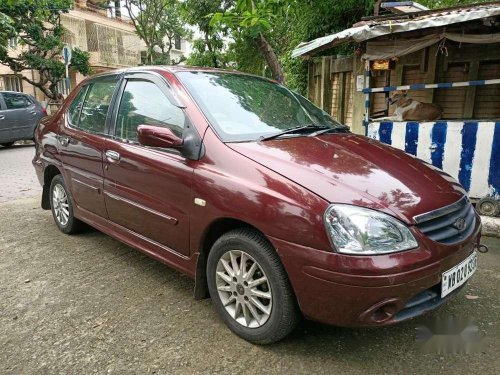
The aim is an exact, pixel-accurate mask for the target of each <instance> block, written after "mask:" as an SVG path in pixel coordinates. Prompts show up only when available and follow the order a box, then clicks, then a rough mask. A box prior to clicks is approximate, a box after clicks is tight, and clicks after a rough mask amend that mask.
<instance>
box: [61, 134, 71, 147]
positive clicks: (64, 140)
mask: <svg viewBox="0 0 500 375" xmlns="http://www.w3.org/2000/svg"><path fill="white" fill-rule="evenodd" d="M70 140H71V139H70V138H69V137H68V136H66V135H60V136H59V143H60V144H61V145H62V146H64V147H66V146H67V145H69V142H70Z"/></svg>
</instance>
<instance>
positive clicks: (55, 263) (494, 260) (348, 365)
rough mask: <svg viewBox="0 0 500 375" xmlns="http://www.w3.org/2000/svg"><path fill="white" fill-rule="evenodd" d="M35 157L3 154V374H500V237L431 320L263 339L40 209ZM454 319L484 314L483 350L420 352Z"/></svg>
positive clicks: (148, 262)
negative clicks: (425, 335)
mask: <svg viewBox="0 0 500 375" xmlns="http://www.w3.org/2000/svg"><path fill="white" fill-rule="evenodd" d="M32 153H33V147H23V148H13V149H11V150H1V151H0V171H1V175H2V178H0V192H1V194H2V199H4V200H5V201H4V202H0V259H1V260H0V374H104V373H111V374H120V375H121V374H148V373H154V374H172V373H180V374H193V373H199V374H206V373H224V374H226V373H227V374H240V373H241V374H243V373H249V372H251V373H257V374H258V373H271V374H273V373H293V374H295V373H303V374H311V373H313V374H316V373H320V374H331V373H341V374H361V373H363V374H365V373H370V374H371V373H373V374H386V373H395V374H428V373H453V374H471V373H482V374H485V375H486V374H498V373H500V362H499V361H498V358H500V347H499V346H498V344H497V343H498V341H499V339H500V327H499V320H498V317H499V312H500V287H499V286H498V285H499V279H500V276H499V275H500V240H499V239H492V238H485V239H484V242H485V243H486V244H487V245H488V246H489V247H490V252H489V253H487V254H480V255H479V268H478V271H477V273H476V274H475V275H474V276H473V278H472V279H471V281H470V282H469V284H468V285H467V286H466V287H465V288H464V290H463V291H461V292H460V293H459V294H458V295H457V297H456V298H455V299H453V300H452V301H450V302H449V303H447V304H446V305H444V306H442V307H441V308H439V309H438V310H436V311H434V312H432V313H430V314H428V315H427V316H426V317H420V318H417V319H415V320H412V321H409V322H406V323H402V324H399V325H395V326H391V327H384V328H379V329H347V328H338V327H329V326H325V325H321V324H317V323H313V322H308V321H303V322H302V323H301V324H300V325H299V327H298V328H297V330H296V331H295V332H293V334H292V335H291V336H290V337H289V338H287V339H286V340H284V341H283V342H280V343H278V344H276V345H273V346H266V347H258V346H254V345H251V344H249V343H247V342H245V341H243V340H241V339H239V338H237V337H236V336H234V335H233V334H232V333H231V332H230V331H229V330H228V329H227V328H226V327H225V325H224V324H223V323H222V321H221V320H220V319H219V318H218V317H217V315H216V314H215V311H214V309H213V308H212V306H211V302H210V300H208V299H207V300H203V301H195V300H194V299H193V297H192V291H193V287H194V283H193V281H192V280H190V279H189V278H187V277H185V276H183V275H181V274H179V273H177V272H175V271H173V270H171V269H169V268H168V267H166V266H164V265H162V264H160V263H158V262H156V261H154V260H152V259H150V258H148V257H146V256H144V255H143V254H141V253H139V252H137V251H135V250H133V249H131V248H129V247H128V246H125V245H123V244H121V243H120V242H118V241H115V240H114V239H112V238H110V237H108V236H106V235H104V234H102V233H100V232H97V231H93V230H89V231H87V232H85V233H82V234H79V235H75V236H66V235H64V234H62V233H61V232H60V231H59V230H58V229H57V228H56V226H55V224H54V223H53V219H52V216H51V213H50V212H49V211H43V210H41V209H40V192H41V189H40V187H39V186H38V185H37V184H38V182H37V181H36V177H34V173H33V169H32V167H31V164H30V163H31V157H32ZM23 158H24V159H23ZM14 163H17V164H18V165H17V167H16V166H14V165H13V164H14ZM23 168H25V169H26V170H25V171H16V169H23ZM30 171H31V174H32V176H30ZM4 176H13V177H14V180H15V181H11V182H7V181H5V180H4V178H3V177H4ZM33 178H35V180H33ZM35 182H36V184H35ZM5 187H8V189H5ZM4 189H5V190H4ZM25 189H27V190H25ZM21 190H24V191H21ZM16 192H17V193H16ZM16 194H20V195H16ZM26 196H28V197H27V198H25V197H26ZM19 197H21V198H19ZM14 198H17V199H16V200H13V199H14ZM451 315H459V316H463V317H468V318H472V319H474V320H475V322H476V323H477V325H478V327H479V329H480V330H481V332H482V333H484V334H485V335H486V338H485V339H484V340H483V341H484V347H483V349H482V350H481V351H479V352H477V353H473V354H468V355H449V354H421V353H420V352H419V351H418V350H417V346H416V344H415V336H416V335H415V328H416V327H417V326H418V325H419V324H423V323H424V322H425V321H426V319H427V318H432V317H449V316H451Z"/></svg>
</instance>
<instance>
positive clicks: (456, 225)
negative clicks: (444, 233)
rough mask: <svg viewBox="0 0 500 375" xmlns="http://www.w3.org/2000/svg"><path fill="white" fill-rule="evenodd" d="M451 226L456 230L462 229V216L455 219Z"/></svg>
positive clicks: (463, 225)
mask: <svg viewBox="0 0 500 375" xmlns="http://www.w3.org/2000/svg"><path fill="white" fill-rule="evenodd" d="M453 227H454V228H455V229H458V230H464V229H465V227H466V223H465V219H464V218H463V217H461V218H460V219H457V221H455V222H454V223H453Z"/></svg>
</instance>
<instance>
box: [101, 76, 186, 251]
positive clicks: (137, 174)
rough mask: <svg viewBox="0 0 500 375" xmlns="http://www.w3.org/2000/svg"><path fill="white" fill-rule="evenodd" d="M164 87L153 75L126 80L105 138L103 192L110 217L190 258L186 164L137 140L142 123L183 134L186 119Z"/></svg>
mask: <svg viewBox="0 0 500 375" xmlns="http://www.w3.org/2000/svg"><path fill="white" fill-rule="evenodd" d="M169 98H171V93H170V91H169V88H168V86H167V85H166V84H165V83H164V82H163V81H162V80H161V79H159V78H158V77H156V76H154V75H151V74H135V75H131V76H128V77H125V81H124V83H123V84H122V94H121V99H120V100H119V101H117V110H116V113H115V115H114V116H113V117H115V128H114V131H113V133H114V134H113V138H112V139H111V138H110V139H107V140H106V147H105V148H106V155H105V160H104V163H105V164H104V165H105V171H104V176H105V181H104V192H105V201H106V207H107V211H108V215H109V219H110V220H111V221H113V222H115V223H116V224H118V225H120V226H122V227H125V228H127V229H129V230H131V231H133V232H135V233H136V234H137V235H139V236H142V237H146V238H147V239H148V240H149V241H153V242H154V243H156V244H158V245H161V246H163V247H167V248H168V249H170V250H173V251H175V252H177V253H180V254H184V255H188V254H189V216H188V208H189V207H190V206H191V204H192V196H191V180H192V176H193V168H192V167H191V166H190V163H191V162H190V161H189V160H187V159H186V158H184V157H183V156H182V155H181V154H180V153H179V152H177V151H174V150H166V149H157V148H151V147H145V146H142V145H140V144H139V143H138V142H137V132H136V131H137V127H138V126H139V125H141V124H144V125H154V126H163V127H169V128H170V129H171V130H172V131H173V132H174V133H175V134H177V135H179V136H180V137H181V136H182V132H183V129H184V125H185V123H186V121H187V120H186V117H185V115H184V112H183V110H182V109H181V108H179V107H177V106H175V105H173V104H172V103H173V101H172V100H170V99H169Z"/></svg>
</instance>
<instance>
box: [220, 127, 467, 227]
mask: <svg viewBox="0 0 500 375" xmlns="http://www.w3.org/2000/svg"><path fill="white" fill-rule="evenodd" d="M228 146H229V147H230V148H232V149H233V150H235V151H236V152H238V153H240V154H242V155H245V156H246V157H248V158H250V159H252V160H254V161H255V162H257V163H259V164H262V165H264V166H266V167H267V168H269V169H271V170H273V171H275V172H276V173H279V174H281V175H283V176H285V177H287V178H289V179H290V180H292V181H295V182H296V183H298V184H300V185H302V186H303V187H305V188H306V189H308V190H310V191H312V192H314V193H316V194H317V195H319V196H321V197H322V198H324V199H325V200H327V201H328V202H332V203H333V202H335V203H346V204H354V205H357V206H362V207H367V208H373V209H376V210H379V211H384V212H386V213H388V214H390V215H393V216H395V217H397V218H399V219H400V220H402V221H404V222H406V223H408V224H414V220H413V217H414V216H416V215H419V214H422V213H424V212H429V211H432V210H435V209H437V208H440V207H443V206H446V205H449V204H451V203H454V202H456V201H457V200H458V199H460V197H462V196H463V195H464V194H465V191H464V189H463V188H462V186H461V185H460V184H458V182H456V181H455V180H454V179H453V178H452V177H450V176H449V175H447V174H445V173H444V172H442V171H441V170H439V169H437V168H435V167H433V166H432V165H429V164H427V163H424V162H422V161H421V160H419V159H417V158H415V157H413V156H411V155H409V154H406V153H405V152H403V151H401V150H398V149H395V148H393V147H391V146H388V145H385V144H383V143H380V142H378V141H374V140H372V139H370V138H367V137H363V136H359V135H355V134H329V135H321V136H314V137H293V138H285V139H276V140H269V141H261V142H247V143H229V144H228Z"/></svg>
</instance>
